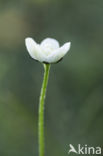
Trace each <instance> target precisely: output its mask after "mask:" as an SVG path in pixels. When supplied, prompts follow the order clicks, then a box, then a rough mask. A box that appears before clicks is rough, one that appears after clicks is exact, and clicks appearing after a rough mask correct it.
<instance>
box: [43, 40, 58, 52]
mask: <svg viewBox="0 0 103 156" xmlns="http://www.w3.org/2000/svg"><path fill="white" fill-rule="evenodd" d="M41 46H42V47H44V48H46V47H50V48H51V49H57V48H59V42H58V41H57V40H56V39H53V38H46V39H44V40H43V41H42V42H41Z"/></svg>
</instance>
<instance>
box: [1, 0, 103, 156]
mask: <svg viewBox="0 0 103 156" xmlns="http://www.w3.org/2000/svg"><path fill="white" fill-rule="evenodd" d="M26 37H33V38H34V39H35V40H36V41H37V42H38V43H39V42H41V41H42V40H43V39H44V38H46V37H52V38H56V39H57V40H58V41H60V44H61V45H62V44H63V43H65V42H67V41H71V43H72V46H71V49H70V52H69V53H68V54H67V55H66V56H65V58H64V59H63V61H62V62H60V63H58V64H56V65H52V67H51V72H50V79H49V85H48V92H47V98H46V104H45V135H46V140H45V142H46V156H67V155H68V150H69V144H70V143H71V144H73V145H74V146H75V147H77V145H78V144H81V145H85V144H87V145H88V146H101V147H103V0H85V1H84V0H78V1H76V0H9V1H8V0H0V156H38V140H37V120H38V98H39V94H40V87H41V83H42V76H43V67H42V65H41V64H40V63H37V62H35V61H34V60H33V59H32V58H30V56H29V54H28V52H27V50H26V48H25V44H24V39H25V38H26ZM71 156H72V154H71Z"/></svg>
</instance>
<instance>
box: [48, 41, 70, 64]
mask: <svg viewBox="0 0 103 156" xmlns="http://www.w3.org/2000/svg"><path fill="white" fill-rule="evenodd" d="M70 46H71V42H67V43H65V44H64V45H63V46H62V47H60V48H58V49H57V50H55V51H54V52H53V53H52V54H51V55H49V56H48V57H47V62H49V63H55V62H58V61H59V60H60V59H61V58H63V57H64V55H66V53H67V52H68V51H69V49H70Z"/></svg>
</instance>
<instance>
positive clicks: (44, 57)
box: [25, 38, 71, 63]
mask: <svg viewBox="0 0 103 156" xmlns="http://www.w3.org/2000/svg"><path fill="white" fill-rule="evenodd" d="M25 44H26V48H27V50H28V52H29V54H30V56H31V57H32V58H33V59H35V60H37V61H40V62H44V63H56V62H59V60H61V59H62V58H63V57H64V55H65V54H66V53H67V52H68V51H69V49H70V45H71V43H70V42H67V43H65V44H64V45H63V46H62V47H60V46H59V42H58V41H57V40H55V39H52V38H46V39H44V40H43V41H42V42H41V43H40V44H38V43H36V42H35V41H34V40H33V39H32V38H26V39H25Z"/></svg>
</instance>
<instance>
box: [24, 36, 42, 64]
mask: <svg viewBox="0 0 103 156" xmlns="http://www.w3.org/2000/svg"><path fill="white" fill-rule="evenodd" d="M25 45H26V48H27V50H28V52H29V54H30V56H31V57H32V58H33V59H35V60H38V61H40V62H42V61H44V60H45V55H44V54H43V53H42V51H41V49H40V46H39V44H37V43H36V42H35V41H34V40H33V39H32V38H29V37H28V38H26V39H25Z"/></svg>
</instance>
